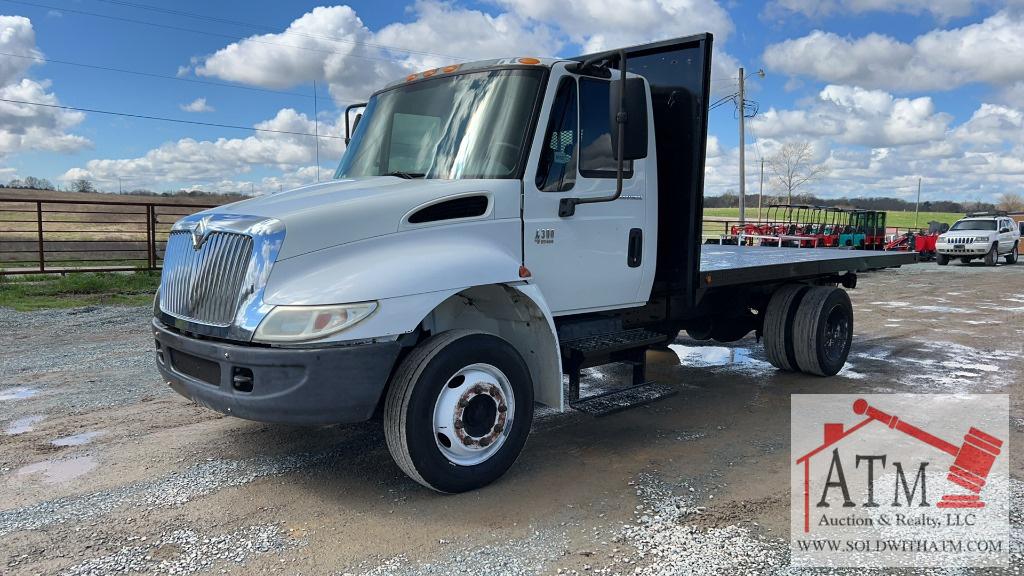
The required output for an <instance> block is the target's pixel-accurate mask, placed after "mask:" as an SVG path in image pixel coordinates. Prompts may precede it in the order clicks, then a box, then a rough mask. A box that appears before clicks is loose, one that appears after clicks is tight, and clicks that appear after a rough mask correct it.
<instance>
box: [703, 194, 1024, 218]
mask: <svg viewBox="0 0 1024 576" xmlns="http://www.w3.org/2000/svg"><path fill="white" fill-rule="evenodd" d="M772 203H790V204H807V205H811V206H829V207H834V208H862V209H865V210H885V211H888V212H913V211H914V207H915V203H914V202H908V201H906V200H903V199H902V198H889V197H885V196H872V197H867V198H846V197H841V198H821V197H819V196H815V195H813V194H793V196H792V200H791V201H787V198H786V197H785V196H782V197H779V196H769V195H768V194H765V197H764V200H763V206H764V207H766V208H767V207H768V205H769V204H772ZM739 205H740V201H739V195H738V194H735V193H733V192H726V193H725V194H722V195H721V196H705V197H704V207H705V208H737V207H739ZM746 206H747V210H750V209H751V208H753V209H754V210H756V209H757V194H747V195H746ZM985 210H1008V211H1012V212H1016V211H1018V210H1024V199H1022V198H1021V196H1020V195H1019V194H1012V193H1011V194H1003V195H1002V196H1001V197H1000V199H999V201H998V202H996V203H992V202H981V201H972V202H955V201H953V200H923V201H921V211H922V212H959V213H966V212H981V211H985Z"/></svg>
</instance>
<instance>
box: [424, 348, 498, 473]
mask: <svg viewBox="0 0 1024 576" xmlns="http://www.w3.org/2000/svg"><path fill="white" fill-rule="evenodd" d="M514 419H515V393H514V392H513V391H512V383H511V382H509V379H508V377H506V376H505V374H504V373H503V372H502V371H501V370H499V369H498V368H496V367H494V366H492V365H490V364H471V365H469V366H466V367H464V368H462V369H461V370H459V371H457V372H456V373H455V374H453V375H452V376H451V378H449V379H448V380H447V381H446V382H445V384H444V386H443V387H442V388H441V391H440V392H439V393H438V395H437V401H436V402H435V403H434V417H433V433H434V443H435V444H436V445H437V449H438V450H440V452H441V454H443V455H444V457H445V458H447V459H448V461H449V462H451V463H452V464H455V465H458V466H474V465H476V464H480V463H482V462H485V461H487V460H488V459H490V458H491V457H492V456H494V454H496V453H497V452H498V451H499V450H500V449H501V447H502V445H503V444H504V443H505V440H506V439H507V438H508V435H509V432H510V431H511V430H512V422H513V421H514Z"/></svg>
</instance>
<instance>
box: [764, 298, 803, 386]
mask: <svg viewBox="0 0 1024 576" xmlns="http://www.w3.org/2000/svg"><path fill="white" fill-rule="evenodd" d="M808 290H810V287H808V286H807V285H805V284H787V285H785V286H782V287H781V288H779V289H778V290H776V291H775V293H774V294H772V298H771V300H769V301H768V308H767V310H765V314H764V351H765V354H766V355H767V356H768V362H770V363H771V365H772V366H775V367H776V368H778V369H779V370H788V371H790V372H793V371H796V370H799V369H800V368H799V367H798V366H797V363H796V351H795V350H794V348H793V319H794V318H795V317H796V311H797V309H798V307H799V305H800V299H801V298H803V296H804V294H805V293H806V292H807V291H808Z"/></svg>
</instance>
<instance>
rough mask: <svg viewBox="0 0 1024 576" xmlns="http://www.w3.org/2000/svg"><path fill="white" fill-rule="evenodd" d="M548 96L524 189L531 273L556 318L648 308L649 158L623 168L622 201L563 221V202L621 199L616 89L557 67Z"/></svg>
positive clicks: (582, 208) (589, 207) (583, 209)
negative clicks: (614, 127) (612, 112)
mask: <svg viewBox="0 0 1024 576" xmlns="http://www.w3.org/2000/svg"><path fill="white" fill-rule="evenodd" d="M549 87H553V88H549V90H553V91H554V93H553V94H549V95H548V97H547V98H546V103H545V106H544V107H543V108H542V111H541V120H540V122H538V130H537V134H536V135H535V138H534V143H533V146H532V149H531V153H530V162H529V164H528V165H527V171H526V174H525V175H524V182H523V188H524V194H523V244H524V246H523V260H524V264H525V265H526V267H527V268H528V269H529V270H530V272H531V274H532V277H533V281H534V282H535V283H536V284H538V285H539V286H540V288H541V291H542V292H543V294H544V298H545V300H546V301H547V304H548V307H549V308H550V309H551V311H552V313H553V314H555V315H560V314H571V313H579V312H586V311H594V310H601V309H609V308H620V307H626V306H632V305H638V304H642V303H644V302H646V299H647V294H641V292H642V290H641V285H642V284H645V285H646V287H647V290H646V292H649V291H650V283H651V282H652V279H650V278H648V275H650V272H649V271H651V270H653V260H654V252H653V250H654V246H655V238H656V237H657V234H656V230H655V229H654V228H653V227H656V225H657V224H656V222H657V218H656V214H654V215H650V216H649V215H648V209H649V208H653V209H656V207H657V205H656V203H651V204H649V203H648V202H649V200H650V199H649V198H648V197H647V191H646V190H645V188H646V186H645V182H646V173H645V168H646V165H647V162H648V161H649V158H650V157H649V158H648V159H643V160H635V161H633V162H631V163H630V162H627V163H626V166H627V168H629V170H627V171H626V173H625V178H624V180H623V189H622V195H621V196H620V197H619V198H618V199H617V200H614V201H611V202H598V203H593V204H583V205H579V206H578V207H577V208H576V213H575V214H574V215H573V216H569V217H565V218H561V217H559V215H558V205H559V201H560V200H561V199H562V198H568V197H579V198H585V197H600V196H609V195H612V194H613V193H614V192H615V169H616V162H615V159H614V152H613V148H612V141H611V130H610V118H609V112H608V110H609V98H610V81H609V80H605V79H600V78H589V77H581V78H578V79H577V78H576V77H574V76H573V75H571V74H567V73H565V65H564V64H559V65H556V66H555V67H554V69H553V70H552V76H551V81H550V83H549ZM651 148H653V146H651ZM651 222H653V227H652V224H651Z"/></svg>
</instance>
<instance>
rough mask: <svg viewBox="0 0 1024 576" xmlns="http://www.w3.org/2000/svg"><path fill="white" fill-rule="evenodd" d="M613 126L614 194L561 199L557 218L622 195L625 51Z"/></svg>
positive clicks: (621, 52) (621, 51)
mask: <svg viewBox="0 0 1024 576" xmlns="http://www.w3.org/2000/svg"><path fill="white" fill-rule="evenodd" d="M615 124H616V125H617V126H618V133H619V134H618V136H619V137H618V142H616V157H617V158H618V166H617V168H616V170H615V193H614V194H612V195H611V196H599V197H596V198H562V200H561V201H559V203H558V217H559V218H568V217H570V216H572V215H574V214H576V206H578V205H580V204H596V203H598V202H613V201H615V200H618V199H619V196H621V195H622V174H623V168H624V166H625V161H624V158H623V156H624V155H625V146H626V51H625V50H619V112H618V114H616V115H615Z"/></svg>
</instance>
